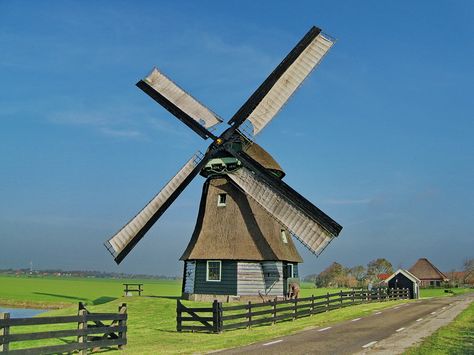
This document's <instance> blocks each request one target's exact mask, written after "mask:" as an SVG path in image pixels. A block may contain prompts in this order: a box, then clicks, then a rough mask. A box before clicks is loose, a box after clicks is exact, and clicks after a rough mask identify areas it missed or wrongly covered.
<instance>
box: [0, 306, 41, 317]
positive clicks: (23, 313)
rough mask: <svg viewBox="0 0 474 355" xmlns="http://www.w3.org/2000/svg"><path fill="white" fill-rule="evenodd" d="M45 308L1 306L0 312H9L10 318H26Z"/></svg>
mask: <svg viewBox="0 0 474 355" xmlns="http://www.w3.org/2000/svg"><path fill="white" fill-rule="evenodd" d="M46 311H47V310H46V309H31V308H1V307H0V313H10V318H26V317H33V316H36V315H37V314H40V313H43V312H46Z"/></svg>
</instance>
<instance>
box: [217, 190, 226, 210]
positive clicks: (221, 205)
mask: <svg viewBox="0 0 474 355" xmlns="http://www.w3.org/2000/svg"><path fill="white" fill-rule="evenodd" d="M222 195H223V196H225V202H221V196H222ZM226 205H227V194H225V193H224V194H218V195H217V207H225V206H226Z"/></svg>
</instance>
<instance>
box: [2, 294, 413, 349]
mask: <svg viewBox="0 0 474 355" xmlns="http://www.w3.org/2000/svg"><path fill="white" fill-rule="evenodd" d="M122 302H126V303H127V306H128V315H129V319H128V322H127V323H128V324H127V325H128V329H129V330H128V333H127V337H128V345H127V353H130V354H153V353H158V352H159V353H166V354H191V353H196V352H205V351H212V350H217V349H224V348H229V347H236V346H240V345H246V344H250V343H253V342H256V341H259V340H265V339H272V338H274V337H278V336H282V335H287V334H290V333H294V332H296V331H299V330H302V329H306V328H311V327H317V326H326V325H328V324H332V323H337V322H340V321H343V320H347V319H352V318H358V317H363V316H366V315H367V314H370V313H372V312H374V310H376V309H377V310H379V309H383V308H386V307H391V306H393V305H394V304H397V303H403V302H407V301H391V302H383V303H372V304H363V305H357V306H352V307H347V308H343V309H340V310H334V311H330V312H327V313H322V314H318V315H314V316H312V317H305V318H301V319H298V320H295V321H287V322H281V323H277V324H276V325H273V326H272V325H266V326H259V327H258V326H256V327H253V328H252V329H250V330H248V329H239V330H233V331H227V332H223V333H221V334H209V333H190V332H182V333H179V332H176V300H175V299H170V298H160V297H125V298H121V299H117V300H114V301H112V302H109V303H106V304H102V305H97V306H91V307H88V308H89V310H91V311H93V312H116V311H117V308H118V306H119V304H121V303H122ZM186 303H188V304H189V303H190V302H186ZM207 305H209V303H207ZM76 313H77V307H71V308H69V309H60V310H54V311H50V312H47V313H46V314H43V316H49V315H73V314H76ZM75 327H77V325H75V324H71V325H70V326H69V329H75ZM53 329H54V330H58V329H67V328H66V327H65V326H64V325H58V326H54V327H51V326H37V327H35V329H34V331H44V330H53ZM16 331H18V332H28V331H31V327H30V328H29V329H26V327H23V328H21V329H18V328H17V330H16ZM68 340H70V341H73V340H74V339H73V338H69V339H68V338H62V339H61V341H44V340H43V341H41V342H39V343H38V342H37V343H33V342H29V343H22V344H17V343H14V344H12V347H11V349H18V346H19V345H20V346H21V347H25V346H28V347H30V346H40V345H53V344H62V343H64V342H66V341H68Z"/></svg>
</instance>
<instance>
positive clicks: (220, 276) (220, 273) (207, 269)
mask: <svg viewBox="0 0 474 355" xmlns="http://www.w3.org/2000/svg"><path fill="white" fill-rule="evenodd" d="M209 263H219V280H210V279H209ZM221 279H222V261H221V260H207V261H206V281H208V282H220V281H221Z"/></svg>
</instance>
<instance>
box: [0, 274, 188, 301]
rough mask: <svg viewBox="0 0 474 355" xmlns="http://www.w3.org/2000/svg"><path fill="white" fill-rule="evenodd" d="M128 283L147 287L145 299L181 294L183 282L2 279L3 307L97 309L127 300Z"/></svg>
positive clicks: (0, 293) (0, 280)
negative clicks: (78, 306)
mask: <svg viewBox="0 0 474 355" xmlns="http://www.w3.org/2000/svg"><path fill="white" fill-rule="evenodd" d="M124 282H130V283H143V284H144V291H145V292H144V294H145V295H153V296H174V297H177V296H179V295H180V294H181V281H176V280H136V279H133V280H119V279H96V278H65V277H44V278H43V277H31V278H29V277H14V276H0V305H3V306H25V307H29V308H35V307H36V308H49V307H52V308H62V307H67V306H69V305H71V304H77V302H85V303H87V304H89V305H97V304H102V303H106V302H110V301H113V300H115V299H117V298H119V297H121V296H123V289H124V286H123V285H122V284H123V283H124Z"/></svg>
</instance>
